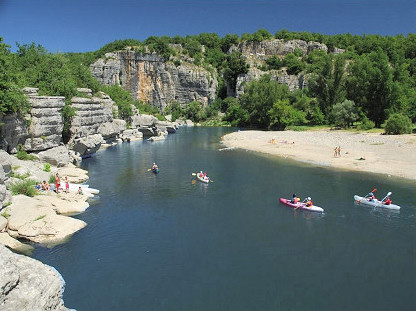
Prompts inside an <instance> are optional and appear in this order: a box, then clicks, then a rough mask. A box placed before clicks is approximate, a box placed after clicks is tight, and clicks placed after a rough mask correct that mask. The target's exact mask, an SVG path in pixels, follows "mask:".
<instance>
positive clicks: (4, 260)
mask: <svg viewBox="0 0 416 311" xmlns="http://www.w3.org/2000/svg"><path fill="white" fill-rule="evenodd" d="M64 288H65V282H64V280H63V279H62V276H61V275H60V274H59V273H58V272H57V271H56V270H55V269H54V268H52V267H50V266H47V265H45V264H43V263H41V262H39V261H37V260H34V259H32V258H29V257H26V256H23V255H18V254H15V253H13V252H11V251H10V250H8V249H7V248H6V247H4V246H3V245H0V310H2V311H16V310H19V311H34V310H36V311H43V310H45V311H46V310H48V311H68V309H67V308H66V307H65V306H64V303H63V300H62V294H63V291H64Z"/></svg>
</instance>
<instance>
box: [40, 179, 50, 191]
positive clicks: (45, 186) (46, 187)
mask: <svg viewBox="0 0 416 311" xmlns="http://www.w3.org/2000/svg"><path fill="white" fill-rule="evenodd" d="M50 189H51V186H50V185H49V184H48V183H47V182H46V180H44V181H42V190H44V191H48V190H50Z"/></svg>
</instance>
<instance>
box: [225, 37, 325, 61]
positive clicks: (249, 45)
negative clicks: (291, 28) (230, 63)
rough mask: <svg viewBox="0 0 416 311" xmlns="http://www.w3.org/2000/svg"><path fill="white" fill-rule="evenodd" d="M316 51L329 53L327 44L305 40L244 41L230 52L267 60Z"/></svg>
mask: <svg viewBox="0 0 416 311" xmlns="http://www.w3.org/2000/svg"><path fill="white" fill-rule="evenodd" d="M315 49H319V50H323V51H325V52H328V48H327V46H326V45H325V44H322V43H319V42H312V41H311V42H306V41H303V40H289V41H284V40H279V39H274V40H269V41H262V42H255V41H244V42H241V43H240V44H238V45H237V46H232V47H231V48H230V50H229V52H230V53H231V52H234V51H236V52H240V53H242V54H243V55H244V56H246V57H249V56H254V57H257V58H259V59H266V58H267V57H270V56H273V55H280V56H284V55H286V54H288V53H293V52H295V50H299V51H301V52H302V54H303V55H307V54H309V53H310V52H312V51H313V50H315Z"/></svg>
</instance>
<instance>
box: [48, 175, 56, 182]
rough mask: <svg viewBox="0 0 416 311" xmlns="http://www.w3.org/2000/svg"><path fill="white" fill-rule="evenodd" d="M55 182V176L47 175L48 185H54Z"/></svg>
mask: <svg viewBox="0 0 416 311" xmlns="http://www.w3.org/2000/svg"><path fill="white" fill-rule="evenodd" d="M55 181H56V177H55V175H54V174H50V175H49V180H48V182H49V183H50V184H54V183H55Z"/></svg>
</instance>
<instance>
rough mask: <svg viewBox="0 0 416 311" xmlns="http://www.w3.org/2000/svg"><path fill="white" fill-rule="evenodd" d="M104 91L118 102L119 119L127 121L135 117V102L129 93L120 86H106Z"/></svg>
mask: <svg viewBox="0 0 416 311" xmlns="http://www.w3.org/2000/svg"><path fill="white" fill-rule="evenodd" d="M103 90H104V92H105V93H106V94H108V95H109V96H110V97H111V99H112V100H114V101H115V102H116V104H117V107H118V117H119V118H122V119H124V120H126V119H128V117H130V116H132V115H133V109H132V105H134V100H133V98H132V97H131V95H130V93H129V92H127V91H126V90H124V89H123V88H122V87H121V86H119V85H110V86H105V87H103Z"/></svg>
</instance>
